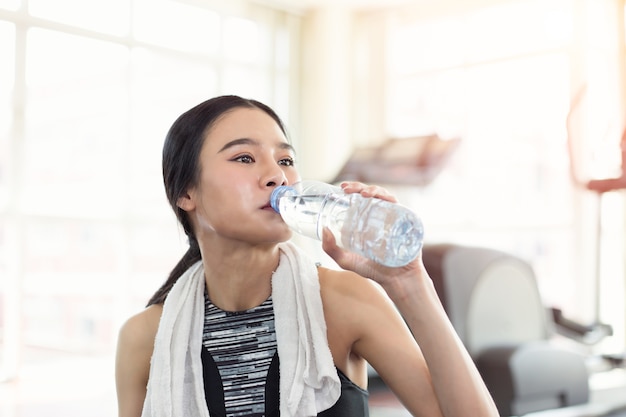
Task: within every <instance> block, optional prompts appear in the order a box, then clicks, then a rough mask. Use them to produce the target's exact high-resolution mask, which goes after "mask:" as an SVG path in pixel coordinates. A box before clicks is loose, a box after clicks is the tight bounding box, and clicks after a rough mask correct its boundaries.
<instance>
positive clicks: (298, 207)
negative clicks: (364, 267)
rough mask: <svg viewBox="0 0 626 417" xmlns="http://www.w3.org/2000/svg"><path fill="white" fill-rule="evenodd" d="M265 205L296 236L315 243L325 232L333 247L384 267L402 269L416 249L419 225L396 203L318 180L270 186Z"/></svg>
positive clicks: (421, 232)
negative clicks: (312, 239)
mask: <svg viewBox="0 0 626 417" xmlns="http://www.w3.org/2000/svg"><path fill="white" fill-rule="evenodd" d="M270 203H271V205H272V208H273V209H274V210H276V211H277V212H278V213H280V215H281V217H282V218H283V220H284V221H285V223H287V225H289V227H290V228H292V229H293V230H295V231H296V232H298V233H300V234H303V235H305V236H308V237H312V238H316V239H319V240H321V238H322V231H323V229H324V228H328V229H330V231H331V232H332V233H333V235H334V236H335V241H336V242H337V245H339V246H341V247H343V248H345V249H347V250H350V251H352V252H355V253H358V254H360V255H363V256H365V257H367V258H370V259H373V260H374V261H376V262H378V263H380V264H382V265H385V266H390V267H400V266H404V265H406V264H408V263H409V262H411V261H412V260H413V259H415V258H416V257H417V255H418V253H419V251H420V249H421V248H422V243H423V237H424V228H423V225H422V221H421V220H420V219H419V217H417V215H416V214H415V213H414V212H413V211H411V210H410V209H408V208H406V207H404V206H402V205H400V204H396V203H391V202H388V201H384V200H381V199H378V198H366V197H363V196H361V195H360V194H358V193H350V194H346V193H344V191H343V190H342V189H341V188H340V187H336V186H333V185H330V184H326V183H323V182H320V181H302V182H300V183H297V184H294V185H291V186H279V187H276V189H274V191H273V192H272V196H271V198H270Z"/></svg>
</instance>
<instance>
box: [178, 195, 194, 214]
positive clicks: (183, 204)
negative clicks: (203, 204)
mask: <svg viewBox="0 0 626 417" xmlns="http://www.w3.org/2000/svg"><path fill="white" fill-rule="evenodd" d="M176 206H178V207H179V208H181V209H183V210H185V211H191V210H193V209H195V208H196V202H195V201H194V199H193V198H192V197H191V195H190V193H189V192H186V193H185V194H183V195H182V196H180V197H178V200H176Z"/></svg>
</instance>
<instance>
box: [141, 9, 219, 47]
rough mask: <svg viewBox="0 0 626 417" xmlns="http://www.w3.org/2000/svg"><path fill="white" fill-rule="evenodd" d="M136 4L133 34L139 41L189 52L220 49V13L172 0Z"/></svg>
mask: <svg viewBox="0 0 626 417" xmlns="http://www.w3.org/2000/svg"><path fill="white" fill-rule="evenodd" d="M134 4H135V21H134V26H133V28H134V33H133V34H134V36H135V38H136V39H137V40H140V41H144V42H149V43H152V44H155V45H160V46H165V47H168V48H172V49H177V50H180V51H186V52H196V53H201V54H215V53H216V52H217V50H218V47H219V41H220V17H219V15H218V14H217V13H215V12H213V11H210V10H207V9H204V8H200V7H196V6H192V5H189V4H184V3H182V2H178V1H171V0H136V1H135V3H134Z"/></svg>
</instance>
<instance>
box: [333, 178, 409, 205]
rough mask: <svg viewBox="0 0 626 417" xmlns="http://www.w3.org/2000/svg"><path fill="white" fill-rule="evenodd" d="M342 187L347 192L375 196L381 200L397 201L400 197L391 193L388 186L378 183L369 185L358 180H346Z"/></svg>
mask: <svg viewBox="0 0 626 417" xmlns="http://www.w3.org/2000/svg"><path fill="white" fill-rule="evenodd" d="M341 188H342V189H343V190H344V191H345V192H346V193H359V194H361V195H362V196H363V197H375V198H380V199H381V200H386V201H390V202H392V203H397V202H398V199H397V198H396V197H395V196H394V195H393V194H391V193H390V192H389V191H388V190H387V189H386V188H383V187H381V186H378V185H367V184H363V183H362V182H357V181H344V182H342V183H341Z"/></svg>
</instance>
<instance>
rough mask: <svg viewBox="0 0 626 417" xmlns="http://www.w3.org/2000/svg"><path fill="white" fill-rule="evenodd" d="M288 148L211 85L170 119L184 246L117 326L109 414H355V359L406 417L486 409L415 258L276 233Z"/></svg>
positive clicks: (363, 406) (290, 175) (490, 411)
mask: <svg viewBox="0 0 626 417" xmlns="http://www.w3.org/2000/svg"><path fill="white" fill-rule="evenodd" d="M294 160H295V155H294V151H293V148H292V147H291V145H290V144H289V142H288V140H287V138H286V134H285V129H284V126H283V124H282V122H281V120H280V119H279V117H278V116H277V115H276V114H275V113H274V112H273V111H272V110H271V109H270V108H268V107H267V106H265V105H264V104H262V103H259V102H257V101H254V100H246V99H242V98H240V97H236V96H222V97H216V98H213V99H210V100H208V101H206V102H204V103H201V104H199V105H198V106H196V107H194V108H192V109H190V110H189V111H187V112H186V113H184V114H183V115H181V116H180V117H179V118H178V120H176V122H175V123H174V124H173V126H172V127H171V129H170V131H169V133H168V135H167V138H166V141H165V145H164V150H163V175H164V183H165V188H166V193H167V196H168V199H169V201H170V204H171V205H172V208H173V209H174V211H175V212H176V214H177V216H178V219H179V221H180V222H181V224H182V226H183V228H184V230H185V233H186V234H187V235H188V237H189V242H190V248H189V250H188V251H187V253H186V254H185V255H184V257H183V258H182V259H181V261H180V262H179V263H178V265H176V267H175V268H174V270H173V271H172V272H171V274H170V277H169V278H168V280H167V281H166V283H165V284H164V285H163V286H162V287H161V288H160V289H159V290H158V291H157V292H156V293H155V294H154V296H153V297H152V299H151V300H150V302H149V304H148V307H147V308H146V309H145V310H144V311H142V312H140V313H139V314H137V315H135V316H133V317H131V318H130V319H129V320H128V321H127V322H126V323H125V325H124V326H123V327H122V329H121V330H120V335H119V344H118V351H117V360H116V384H117V392H118V402H119V415H120V417H137V416H140V415H142V412H143V415H154V416H156V415H171V416H181V415H187V414H188V415H204V416H208V415H209V413H210V415H211V416H220V415H228V416H231V415H242V416H263V415H267V416H271V415H282V416H283V417H285V416H287V415H294V416H306V415H320V416H327V417H329V416H341V417H350V416H366V415H368V410H367V394H366V391H365V390H366V389H367V363H370V364H371V365H372V366H373V367H374V368H375V369H376V371H377V373H378V374H379V375H380V376H381V377H382V378H383V379H384V381H385V382H386V383H387V385H388V386H389V387H390V388H391V389H392V390H393V392H394V393H395V394H396V395H397V396H398V398H399V399H400V400H401V401H402V403H403V404H404V405H405V406H406V408H407V409H408V410H409V411H410V412H411V413H412V414H413V415H415V416H428V417H433V416H446V417H453V416H459V417H460V416H463V417H465V416H497V415H498V413H497V411H496V408H495V406H494V404H493V401H492V399H491V396H490V395H489V393H488V392H487V390H486V388H485V386H484V384H483V382H482V380H481V377H480V375H479V374H478V372H477V370H476V369H475V367H474V365H473V363H472V360H471V358H470V357H469V355H468V353H467V352H466V350H465V349H464V347H463V346H462V344H461V342H460V340H459V338H458V337H457V335H456V333H455V331H454V330H453V328H452V326H451V324H450V322H449V321H448V319H447V316H446V314H445V312H444V310H443V308H442V306H441V304H440V301H439V299H438V297H437V295H436V293H435V291H434V288H433V285H432V282H431V280H430V278H429V276H428V274H427V272H426V270H425V269H424V267H423V264H422V261H421V258H419V257H418V259H416V260H415V261H413V262H412V263H410V264H409V265H407V266H405V267H402V268H387V267H383V266H381V265H378V264H376V263H374V262H372V261H369V260H367V259H364V258H361V257H359V256H357V255H355V254H353V253H348V252H346V251H344V250H343V249H341V248H339V247H338V246H337V245H336V244H335V241H334V238H333V236H332V234H331V233H330V232H328V231H325V233H324V238H323V242H322V247H323V249H324V250H325V251H326V253H328V254H329V255H330V256H331V258H332V259H334V260H335V261H336V262H337V264H338V265H339V266H340V267H341V268H342V269H343V270H331V269H326V268H323V267H321V266H318V265H316V264H314V263H313V262H312V261H309V260H308V258H307V257H306V255H304V254H302V253H301V252H300V251H299V250H298V249H297V248H295V246H294V245H293V244H291V243H289V242H288V240H289V239H290V237H291V231H290V229H289V228H288V227H287V226H286V224H285V223H284V222H283V221H282V219H281V217H280V215H278V214H277V213H276V212H274V211H273V210H272V209H271V208H270V206H269V204H268V202H269V197H270V194H271V192H272V190H273V189H274V188H275V187H277V186H279V185H283V184H292V183H294V182H297V181H298V180H299V179H300V178H299V175H298V172H297V169H296V167H295V164H294ZM342 187H343V189H344V190H345V192H347V193H361V194H362V195H363V196H366V197H375V198H381V199H385V200H388V201H392V202H395V199H394V198H393V197H392V196H391V195H389V193H388V192H387V191H385V190H384V189H382V188H380V187H377V186H367V185H364V184H361V183H356V182H349V183H344V184H342ZM285 265H291V267H290V268H287V267H286V266H285ZM294 265H295V266H294ZM293 271H296V272H295V273H294V272H293ZM311 271H313V272H312V273H311ZM307 274H309V275H312V279H310V280H309V279H308V278H307V276H308V275H307ZM300 275H302V276H300ZM194 277H195V278H194ZM194 280H196V281H198V280H199V282H200V283H199V284H198V283H196V284H192V282H195V281H194ZM194 285H195V287H194ZM383 290H384V291H383ZM199 292H200V295H199V296H198V295H196V293H199ZM199 298H200V299H201V300H198V299H199ZM191 300H194V301H191ZM191 304H194V305H195V306H196V307H197V308H196V310H194V309H193V307H191ZM198 306H199V307H198ZM396 308H397V309H396ZM316 309H317V310H316ZM398 311H399V312H398ZM317 313H319V314H317ZM296 316H297V318H296ZM188 322H193V323H195V324H192V325H189V324H188ZM198 323H200V324H199V325H200V326H201V327H200V329H199V330H198V327H197V326H198ZM407 324H408V326H407ZM194 326H196V327H194ZM194 329H195V331H194ZM199 333H201V334H199ZM200 339H201V340H200ZM181 352H182V353H181ZM151 358H152V363H151ZM328 362H329V363H330V366H327V365H329V363H328ZM151 367H152V369H151ZM182 368H184V370H182ZM198 368H202V369H198ZM198 381H200V382H198ZM198 384H200V385H201V386H200V387H198ZM146 387H148V388H146ZM170 397H171V398H170ZM179 398H184V399H182V400H181V399H179ZM279 409H280V414H279V411H278V410H279ZM142 410H143V411H142ZM207 410H208V411H207Z"/></svg>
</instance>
